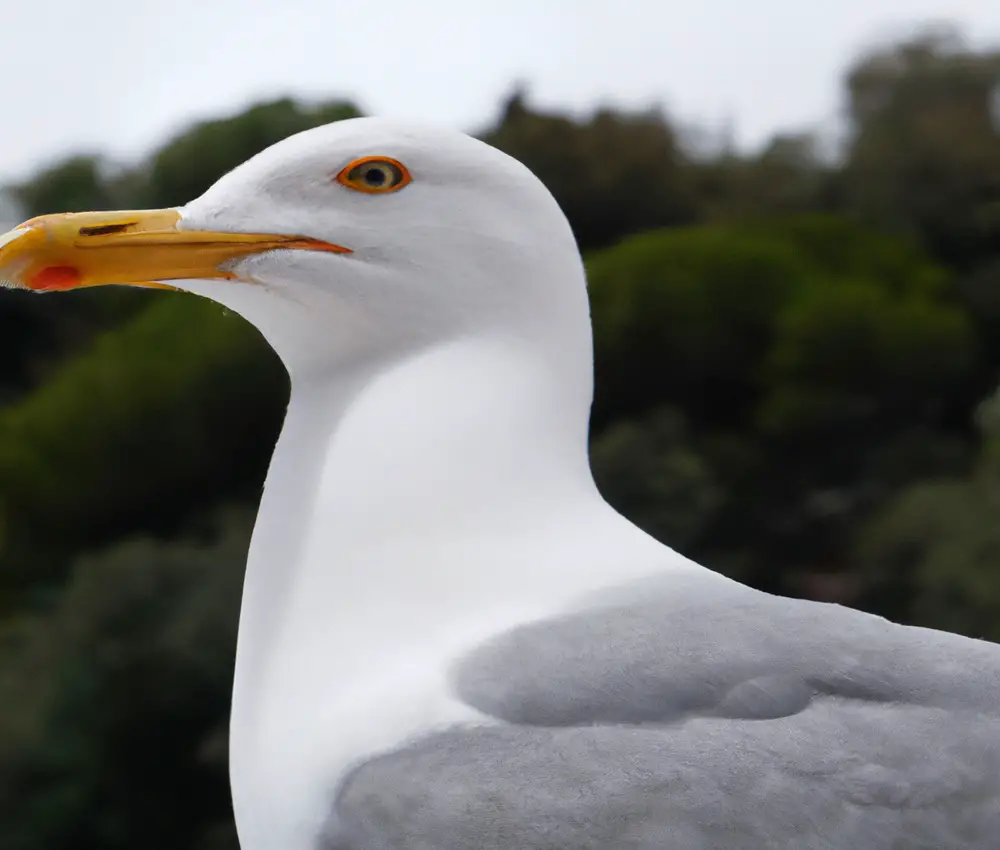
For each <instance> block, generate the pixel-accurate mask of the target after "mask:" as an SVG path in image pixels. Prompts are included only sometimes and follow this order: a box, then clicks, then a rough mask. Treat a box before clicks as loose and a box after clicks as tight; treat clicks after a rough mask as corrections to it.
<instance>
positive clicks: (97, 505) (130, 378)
mask: <svg viewBox="0 0 1000 850" xmlns="http://www.w3.org/2000/svg"><path fill="white" fill-rule="evenodd" d="M158 295H159V297H158V298H157V299H156V302H155V303H154V304H152V305H151V306H150V308H149V309H148V310H146V311H144V312H142V313H140V314H139V315H138V316H137V317H136V318H135V319H133V320H132V321H131V322H129V323H128V324H125V325H124V326H122V327H121V328H119V329H116V330H113V331H109V332H107V333H106V334H105V335H103V336H101V337H100V338H98V340H97V341H96V344H95V345H94V346H93V347H92V348H91V349H90V350H89V351H87V352H85V353H82V354H81V355H79V356H78V357H77V358H76V359H75V360H73V361H71V362H70V363H68V364H67V365H66V366H65V367H64V368H63V369H62V370H60V372H59V373H58V374H57V375H56V377H55V378H53V380H51V381H50V382H48V383H47V384H46V385H45V386H44V387H43V388H42V389H41V390H39V391H38V392H37V393H35V394H34V395H33V396H31V397H29V398H28V399H27V400H26V401H24V402H23V403H21V404H19V405H16V406H14V407H11V408H9V409H7V410H6V411H2V412H0V567H2V569H0V594H4V593H6V594H7V595H8V597H9V595H10V594H16V593H17V592H18V591H20V590H21V589H23V588H25V587H27V586H30V585H37V584H39V583H41V582H44V581H46V580H48V581H51V580H53V579H55V578H59V577H60V576H61V575H62V573H63V565H64V564H65V562H66V558H67V556H68V555H70V554H72V553H74V552H77V551H80V550H82V549H86V548H88V547H93V546H96V545H103V544H105V543H106V542H108V541H110V540H113V539H115V538H116V537H119V536H121V535H123V534H129V533H134V532H138V531H156V532H159V533H164V532H167V531H169V530H171V529H174V528H176V527H177V524H178V523H179V522H181V521H183V520H184V519H186V518H188V517H190V516H192V515H195V514H197V513H198V512H200V511H202V510H204V509H205V508H206V507H207V506H211V505H212V504H215V503H217V502H218V501H219V500H221V499H226V498H231V497H233V496H236V495H243V496H245V497H246V498H247V499H248V500H249V501H250V502H251V503H253V501H254V500H255V499H256V495H257V494H258V493H259V488H260V483H261V481H262V480H263V476H264V472H265V469H266V465H267V461H268V459H269V457H270V453H271V450H272V448H273V446H274V441H275V439H276V437H277V433H278V430H279V428H280V424H281V420H282V416H283V412H284V404H285V400H286V397H287V392H288V390H287V376H286V374H285V371H284V369H283V367H282V366H281V364H280V362H279V361H278V359H277V357H276V356H275V355H274V353H273V352H272V351H271V349H270V348H269V347H268V346H267V344H266V343H265V342H264V341H263V339H261V337H260V335H259V333H258V332H257V331H256V329H254V328H253V327H251V326H250V325H249V324H247V323H246V322H245V321H244V320H243V319H241V318H240V317H238V316H236V315H233V314H229V313H227V312H225V311H224V310H223V309H222V308H221V307H219V306H218V305H216V304H214V303H212V302H210V301H207V300H203V299H200V298H196V297H194V296H188V295H179V294H174V293H163V294H158ZM3 602H4V599H3V598H2V596H0V605H2V604H3ZM7 602H8V604H9V602H10V599H9V598H8V600H7Z"/></svg>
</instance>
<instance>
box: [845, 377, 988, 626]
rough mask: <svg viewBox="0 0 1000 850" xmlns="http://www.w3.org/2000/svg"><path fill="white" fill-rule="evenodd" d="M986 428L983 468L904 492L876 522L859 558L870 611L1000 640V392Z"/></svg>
mask: <svg viewBox="0 0 1000 850" xmlns="http://www.w3.org/2000/svg"><path fill="white" fill-rule="evenodd" d="M980 424H981V427H982V430H983V432H984V437H985V443H984V446H983V451H982V453H981V455H980V458H979V462H978V464H977V466H976V468H975V469H973V470H972V472H971V473H970V474H969V475H967V476H963V477H961V478H958V477H950V478H944V477H942V478H939V479H937V480H930V481H924V482H920V483H918V484H915V485H913V486H912V487H910V488H908V489H907V490H905V491H904V492H903V493H901V494H900V495H899V497H898V498H897V499H896V500H895V501H893V502H892V503H891V504H889V505H888V506H886V507H885V509H884V510H882V511H881V512H879V513H878V514H876V515H875V516H874V517H873V519H872V520H871V522H870V523H869V525H868V527H867V529H866V531H865V533H864V535H862V536H861V537H860V541H859V547H858V552H857V559H858V564H859V567H860V568H861V570H862V574H863V575H864V576H865V580H866V581H865V590H866V592H865V597H864V603H865V604H866V605H868V606H869V607H872V608H875V609H877V610H879V611H881V612H884V613H885V614H886V615H888V616H891V617H894V618H896V619H899V620H903V621H906V622H913V623H919V624H921V625H925V626H931V627H934V628H940V629H946V630H948V631H954V632H959V633H960V634H967V635H970V636H973V637H982V638H986V639H988V640H994V641H1000V522H997V517H998V515H1000V393H997V394H995V395H994V396H993V397H992V398H991V399H990V400H989V401H988V402H987V403H986V404H985V405H984V406H983V409H982V415H981V417H980Z"/></svg>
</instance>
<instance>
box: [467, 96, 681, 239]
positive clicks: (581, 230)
mask: <svg viewBox="0 0 1000 850" xmlns="http://www.w3.org/2000/svg"><path fill="white" fill-rule="evenodd" d="M481 137H482V138H483V139H484V141H487V142H489V143H490V144H491V145H494V146H495V147H498V148H500V150H502V151H505V152H506V153H509V154H510V155H511V156H513V157H514V158H516V159H519V160H520V161H521V162H523V163H524V164H525V165H527V166H528V168H530V169H531V170H532V171H533V172H534V173H535V174H537V175H538V177H539V178H540V179H541V180H542V182H543V183H545V185H546V186H547V187H548V189H549V191H551V192H552V194H553V195H554V196H555V198H556V200H557V201H559V204H560V206H562V208H563V210H564V211H565V213H566V215H567V217H568V218H569V221H570V224H571V225H572V226H573V231H574V233H575V234H576V238H577V241H578V242H579V243H580V245H581V247H583V248H584V249H585V250H586V249H591V248H599V247H603V246H606V245H610V244H612V243H614V242H616V241H617V240H618V239H620V238H621V237H622V236H624V235H626V234H629V233H635V232H637V231H639V230H647V229H650V228H654V227H663V226H665V225H670V224H684V223H687V222H690V221H692V220H693V218H694V214H695V199H694V194H693V191H692V186H691V177H690V175H689V173H688V172H687V171H686V170H685V168H684V156H683V154H682V152H681V150H680V145H679V143H678V140H677V137H676V134H675V133H674V131H673V129H672V128H671V127H670V125H669V124H668V123H667V122H666V120H665V119H664V118H663V116H662V115H659V114H657V113H655V112H649V113H644V114H637V115H625V114H622V113H620V112H613V111H611V110H608V109H602V110H599V111H598V112H597V113H596V114H594V115H593V116H592V117H591V118H589V119H588V120H587V121H585V122H584V121H574V120H573V119H571V118H568V117H565V116H561V115H546V114H542V113H538V112H534V111H532V110H531V109H529V108H528V106H527V104H526V102H525V95H524V93H523V92H520V91H517V92H515V93H514V94H513V95H511V97H510V98H508V100H507V102H506V103H505V105H504V107H503V109H502V112H501V118H500V121H499V123H498V124H497V126H496V127H495V128H493V129H491V130H489V131H488V132H486V133H483V134H482V136H481Z"/></svg>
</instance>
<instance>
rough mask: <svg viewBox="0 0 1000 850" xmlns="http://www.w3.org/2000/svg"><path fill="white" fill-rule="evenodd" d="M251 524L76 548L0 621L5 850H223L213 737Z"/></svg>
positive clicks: (216, 738)
mask: <svg viewBox="0 0 1000 850" xmlns="http://www.w3.org/2000/svg"><path fill="white" fill-rule="evenodd" d="M251 525H252V513H251V512H248V511H239V512H227V513H226V514H224V515H222V516H220V517H218V518H217V519H216V520H214V521H212V522H210V523H204V524H203V526H204V527H203V529H202V530H201V531H200V532H199V533H198V534H190V533H189V535H188V536H187V539H185V540H183V541H178V542H177V543H174V544H171V545H163V544H159V543H155V542H153V541H151V540H141V539H140V540H134V541H130V542H125V543H122V544H120V545H118V546H116V547H115V548H113V549H111V550H108V551H107V552H104V553H103V554H100V555H96V556H90V557H87V558H84V559H82V560H81V561H80V562H79V563H77V565H76V566H75V568H74V570H73V573H72V575H71V577H70V579H69V581H68V582H67V584H66V587H65V590H64V591H63V592H62V593H61V594H60V596H59V597H58V599H57V600H56V602H55V604H54V605H52V606H51V608H50V609H49V610H46V611H45V612H44V613H39V614H35V615H32V616H29V617H25V618H21V619H19V620H17V621H13V622H11V623H8V625H7V628H6V630H5V632H4V633H3V634H2V635H0V705H3V707H4V710H3V711H2V712H0V823H3V833H2V846H3V847H4V850H36V849H37V850H40V848H43V847H47V848H52V847H64V848H67V850H69V849H70V848H73V849H74V850H91V849H92V848H94V849H95V850H96V848H102V849H103V850H116V848H118V849H119V850H131V848H136V847H142V848H145V850H157V848H162V850H175V848H177V847H191V848H194V850H198V849H199V848H205V850H208V848H209V847H212V848H221V847H223V846H228V847H231V848H233V850H235V847H236V845H235V840H234V839H233V838H232V827H231V819H230V817H229V785H228V781H227V776H226V757H225V752H226V750H225V743H224V740H225V730H226V727H227V706H228V692H229V686H230V682H231V680H232V658H233V649H234V645H235V638H236V623H237V619H238V609H239V595H240V585H241V582H242V576H243V563H244V558H245V553H246V546H247V542H248V539H249V530H250V527H251ZM227 838H228V839H229V840H228V841H226V840H225V839H227Z"/></svg>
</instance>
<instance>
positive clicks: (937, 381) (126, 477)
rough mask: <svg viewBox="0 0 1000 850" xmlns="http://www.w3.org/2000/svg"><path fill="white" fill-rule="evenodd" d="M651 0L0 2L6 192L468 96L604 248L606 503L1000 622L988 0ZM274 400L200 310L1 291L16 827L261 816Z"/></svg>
mask: <svg viewBox="0 0 1000 850" xmlns="http://www.w3.org/2000/svg"><path fill="white" fill-rule="evenodd" d="M654 6H655V4H652V3H647V2H633V0H617V2H615V3H613V4H611V3H606V4H602V3H597V2H583V0H581V2H577V3H568V2H563V3H560V2H556V0H551V2H541V0H536V1H535V2H532V3H527V2H520V3H518V2H512V3H507V4H500V3H484V4H480V5H479V6H477V5H475V4H471V3H466V4H464V5H459V4H455V3H449V2H446V0H440V2H430V3H425V4H420V6H419V7H417V6H416V5H414V6H412V7H410V6H408V5H407V4H405V3H400V2H389V1H388V0H387V2H386V3H383V4H381V6H379V7H377V8H376V7H372V6H370V5H369V6H366V7H356V8H355V7H353V6H348V5H346V4H343V3H325V4H320V3H308V2H304V0H298V2H288V3H283V4H275V5H274V6H273V7H270V8H268V7H265V6H257V7H253V8H251V5H250V4H244V5H238V4H236V3H235V2H229V0H219V2H216V3H210V2H207V0H202V2H200V3H193V2H183V0H176V2H174V3H171V4H142V3H135V2H132V3H120V2H116V0H108V2H105V3H103V4H99V7H95V6H94V5H93V4H73V5H71V4H69V3H64V2H56V0H53V2H50V3H47V4H36V5H35V6H32V5H30V4H20V5H18V6H17V7H16V8H15V7H10V8H7V7H5V8H4V19H5V20H4V27H5V29H4V31H3V50H2V58H0V69H2V70H3V73H4V77H5V79H6V82H5V85H4V89H3V92H4V94H3V97H4V109H3V124H2V126H0V183H2V184H3V185H5V187H6V188H5V189H4V191H3V193H2V194H0V219H3V221H2V222H0V223H3V224H10V225H13V224H14V223H16V222H17V221H18V220H20V219H22V218H25V217H27V216H29V215H35V214H40V213H46V212H55V211H65V210H84V209H101V208H123V207H124V208H135V207H149V206H163V205H168V204H176V203H183V202H184V201H187V200H189V199H191V198H192V197H194V196H196V195H197V194H199V193H200V192H202V191H203V190H204V189H205V188H207V187H208V186H209V185H210V184H211V183H212V182H213V181H214V180H215V179H216V178H218V177H219V176H220V175H222V174H223V173H224V172H226V171H227V170H228V169H230V168H232V167H234V166H236V165H237V164H239V163H240V162H242V161H243V160H245V159H246V158H248V157H249V156H251V155H252V154H254V153H255V152H257V151H259V150H261V149H262V148H264V147H266V146H268V145H270V144H271V143H273V142H276V141H278V140H279V139H281V138H283V137H285V136H287V135H289V134H291V133H294V132H296V131H299V130H302V129H305V128H308V127H311V126H314V125H317V124H322V123H325V122H328V121H333V120H338V119H342V118H347V117H350V116H353V115H357V114H360V113H379V114H397V115H408V116H412V117H422V118H425V119H429V120H434V121H438V122H443V123H447V124H451V125H454V126H459V127H462V128H463V129H466V130H468V131H470V132H473V133H475V134H476V135H478V136H480V137H482V138H484V139H486V140H487V141H489V142H491V143H492V144H494V145H497V146H498V147H500V148H501V149H503V150H505V151H507V152H509V153H511V154H513V155H514V156H516V157H518V158H520V159H521V160H523V161H524V162H525V163H526V164H527V165H528V166H530V167H531V168H532V169H533V170H534V171H535V172H536V173H537V174H538V176H539V177H540V178H541V179H542V180H543V181H544V182H545V183H546V184H547V185H548V186H549V188H550V189H551V190H552V192H553V193H554V194H555V196H556V198H557V199H558V200H559V202H560V203H561V204H562V206H563V208H564V209H565V211H566V213H567V215H568V216H569V219H570V221H571V223H572V225H573V228H574V230H575V233H576V235H577V237H578V239H579V242H580V246H581V248H582V250H583V252H584V255H585V258H586V261H587V266H588V270H589V278H590V288H591V295H592V300H593V311H594V324H595V337H596V370H597V398H596V402H595V407H594V420H593V429H592V431H593V452H592V454H593V462H594V468H595V474H596V476H597V479H598V481H599V484H600V486H601V488H602V490H603V491H604V493H605V494H606V496H607V497H608V499H609V500H610V501H611V502H612V503H613V504H614V505H616V506H617V507H618V508H620V509H621V510H622V511H623V512H624V513H625V514H627V515H628V516H629V517H631V518H632V519H634V520H635V521H636V522H637V523H638V524H639V525H641V526H642V527H643V528H645V529H647V530H648V531H650V532H651V533H652V534H654V535H656V536H657V537H658V538H660V539H661V540H663V541H665V542H666V543H668V544H670V545H671V546H674V547H675V548H677V549H679V550H681V551H682V552H684V553H686V554H688V555H690V556H692V557H695V558H697V559H699V560H701V561H703V562H704V563H706V564H708V565H710V566H712V567H713V568H715V569H718V570H720V571H723V572H725V573H727V574H730V575H732V576H735V577H737V578H739V579H740V580H743V581H746V582H748V583H750V584H753V585H754V586H756V587H759V588H763V589H766V590H769V591H775V592H779V593H784V594H790V595H798V596H805V597H809V598H813V599H822V600H829V601H836V602H841V603H845V604H850V605H854V606H859V607H862V608H865V609H867V610H871V611H874V612H877V613H879V614H883V615H886V616H889V617H892V618H895V619H899V620H902V621H904V622H909V623H920V624H924V625H928V626H935V627H940V628H945V629H950V630H954V631H958V632H961V633H964V634H968V635H975V636H979V637H985V638H987V639H991V640H1000V521H998V519H1000V395H998V393H997V387H998V385H1000V49H998V48H997V47H994V46H993V45H998V44H1000V6H996V4H995V3H994V0H981V2H974V0H967V1H966V2H964V3H962V2H957V3H951V4H948V5H947V6H944V8H943V9H941V8H940V7H941V4H940V3H933V2H930V3H929V2H923V3H921V2H916V0H909V2H902V1H901V2H889V0H883V2H872V0H869V2H864V3H862V2H853V0H842V2H839V3H832V2H831V3H826V2H823V3H819V2H817V3H813V4H811V5H810V4H804V3H794V4H793V3H791V2H785V0H758V2H755V3H742V2H737V0H731V2H729V0H703V2H701V3H699V4H682V3H663V4H662V5H661V6H659V7H656V8H655V9H654ZM938 11H944V12H945V13H946V14H948V15H949V16H953V17H954V19H955V21H956V24H955V25H950V24H947V23H940V22H938V23H931V24H928V23H927V20H926V16H927V15H933V14H934V13H936V12H938ZM286 398H287V380H286V377H285V374H284V372H283V370H282V368H281V366H280V364H279V363H278V362H277V360H276V358H275V357H274V355H273V354H272V353H271V352H270V350H269V349H268V348H267V346H266V345H265V344H264V343H263V342H262V340H261V339H260V337H259V336H258V335H257V333H256V331H255V330H254V329H253V328H251V327H249V326H248V325H247V324H246V323H244V322H243V321H242V320H241V319H240V318H239V317H237V316H235V315H232V314H230V313H227V312H226V311H225V310H223V309H222V308H220V307H218V306H217V305H214V304H212V303H209V302H206V301H201V300H198V299H196V298H194V297H191V296H184V295H174V294H169V293H157V292H146V291H138V290H129V289H110V288H109V289H107V290H104V289H101V290H90V291H85V292H80V293H75V294H72V295H63V296H45V297H40V296H35V295H31V294H27V293H19V292H6V291H0V850H161V848H162V850H177V848H186V850H232V848H235V846H236V845H235V838H234V834H233V829H232V826H231V821H232V818H231V813H230V806H229V793H228V784H227V776H226V725H227V713H228V703H229V689H230V679H231V669H232V661H233V651H234V646H235V632H236V622H237V613H238V604H239V596H240V584H241V579H242V569H243V561H244V556H245V551H246V547H247V542H248V535H249V532H250V529H251V527H252V523H253V514H254V509H255V506H256V502H257V498H258V495H259V493H260V488H261V483H262V481H263V476H264V473H265V469H266V464H267V461H268V457H269V454H270V451H271V448H272V445H273V442H274V439H275V437H276V434H277V432H278V429H279V427H280V423H281V418H282V414H283V409H284V404H285V401H286Z"/></svg>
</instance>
